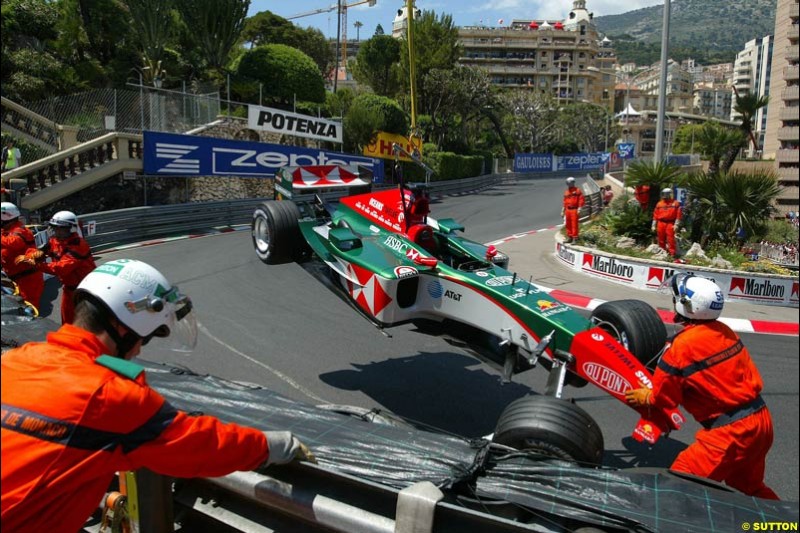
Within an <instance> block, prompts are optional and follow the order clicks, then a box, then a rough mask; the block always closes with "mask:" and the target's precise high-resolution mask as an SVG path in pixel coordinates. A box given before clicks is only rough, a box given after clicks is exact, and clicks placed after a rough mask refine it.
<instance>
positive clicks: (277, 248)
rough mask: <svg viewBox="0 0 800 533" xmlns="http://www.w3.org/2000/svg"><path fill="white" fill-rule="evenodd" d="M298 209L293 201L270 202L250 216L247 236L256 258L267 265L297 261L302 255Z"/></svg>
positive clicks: (259, 207) (302, 242)
mask: <svg viewBox="0 0 800 533" xmlns="http://www.w3.org/2000/svg"><path fill="white" fill-rule="evenodd" d="M299 219H300V210H299V209H297V205H295V203H294V202H291V201H288V200H285V201H280V202H278V201H275V200H270V201H269V202H264V203H263V204H261V205H260V206H258V207H257V208H256V210H255V212H254V213H253V222H252V224H251V226H250V233H251V236H252V237H253V248H255V250H256V255H257V256H258V258H259V259H261V260H262V261H263V262H265V263H267V264H268V265H279V264H281V263H288V262H290V261H293V260H297V259H299V258H300V257H301V256H302V253H303V244H304V241H303V235H302V234H301V233H300V225H299V224H298V220H299Z"/></svg>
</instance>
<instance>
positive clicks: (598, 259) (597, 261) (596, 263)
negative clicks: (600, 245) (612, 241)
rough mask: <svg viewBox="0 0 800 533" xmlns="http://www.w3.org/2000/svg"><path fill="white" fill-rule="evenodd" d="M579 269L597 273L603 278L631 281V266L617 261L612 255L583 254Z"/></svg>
mask: <svg viewBox="0 0 800 533" xmlns="http://www.w3.org/2000/svg"><path fill="white" fill-rule="evenodd" d="M581 270H583V271H584V272H591V273H593V274H598V275H599V276H602V277H604V278H609V279H615V280H617V281H622V282H624V283H633V267H632V266H630V265H626V264H625V263H622V262H620V261H617V260H616V259H614V258H613V257H603V256H601V255H594V254H583V265H582V266H581Z"/></svg>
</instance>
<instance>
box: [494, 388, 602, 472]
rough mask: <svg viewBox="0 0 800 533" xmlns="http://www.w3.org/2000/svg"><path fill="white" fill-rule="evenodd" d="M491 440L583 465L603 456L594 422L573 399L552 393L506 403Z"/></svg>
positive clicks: (599, 459)
mask: <svg viewBox="0 0 800 533" xmlns="http://www.w3.org/2000/svg"><path fill="white" fill-rule="evenodd" d="M492 441H493V442H497V443H499V444H504V445H506V446H511V447H512V448H516V449H518V450H531V451H535V452H539V453H541V454H543V455H547V456H550V457H555V458H558V459H564V460H568V461H575V462H578V463H582V464H587V465H595V466H596V465H600V464H601V462H602V460H603V451H604V443H603V432H602V431H600V426H598V425H597V422H595V421H594V419H593V418H592V417H591V416H590V415H589V413H587V412H586V411H584V410H583V409H581V408H580V407H578V406H577V405H575V404H574V403H572V402H570V401H567V400H561V399H558V398H554V397H552V396H525V397H523V398H520V399H518V400H515V401H513V402H511V403H510V404H508V406H507V407H506V408H505V409H504V410H503V412H502V414H501V415H500V418H499V419H498V420H497V426H496V427H495V430H494V437H493V438H492Z"/></svg>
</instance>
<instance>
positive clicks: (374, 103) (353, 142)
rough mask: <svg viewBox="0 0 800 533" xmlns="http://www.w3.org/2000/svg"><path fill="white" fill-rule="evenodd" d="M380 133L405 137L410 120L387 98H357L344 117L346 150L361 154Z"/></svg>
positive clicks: (370, 95)
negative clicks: (376, 134)
mask: <svg viewBox="0 0 800 533" xmlns="http://www.w3.org/2000/svg"><path fill="white" fill-rule="evenodd" d="M378 131H385V132H388V133H397V134H401V135H405V134H406V133H407V132H408V119H407V117H406V114H405V113H404V112H403V109H402V108H401V107H400V105H399V104H398V103H397V102H396V101H394V100H392V99H390V98H386V97H385V96H379V95H377V94H370V93H365V94H361V95H359V96H357V97H356V98H355V100H353V103H352V104H351V106H350V109H349V110H348V111H347V114H346V115H345V117H344V135H345V143H344V144H345V149H349V150H357V151H358V152H361V150H362V149H363V148H364V146H366V145H367V144H369V143H370V141H371V139H372V138H373V136H374V134H375V133H376V132H378Z"/></svg>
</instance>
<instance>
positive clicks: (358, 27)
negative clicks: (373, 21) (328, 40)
mask: <svg viewBox="0 0 800 533" xmlns="http://www.w3.org/2000/svg"><path fill="white" fill-rule="evenodd" d="M353 26H354V27H355V28H356V42H360V41H361V27H362V26H364V23H363V22H361V21H360V20H357V21H355V22H354V23H353Z"/></svg>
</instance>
